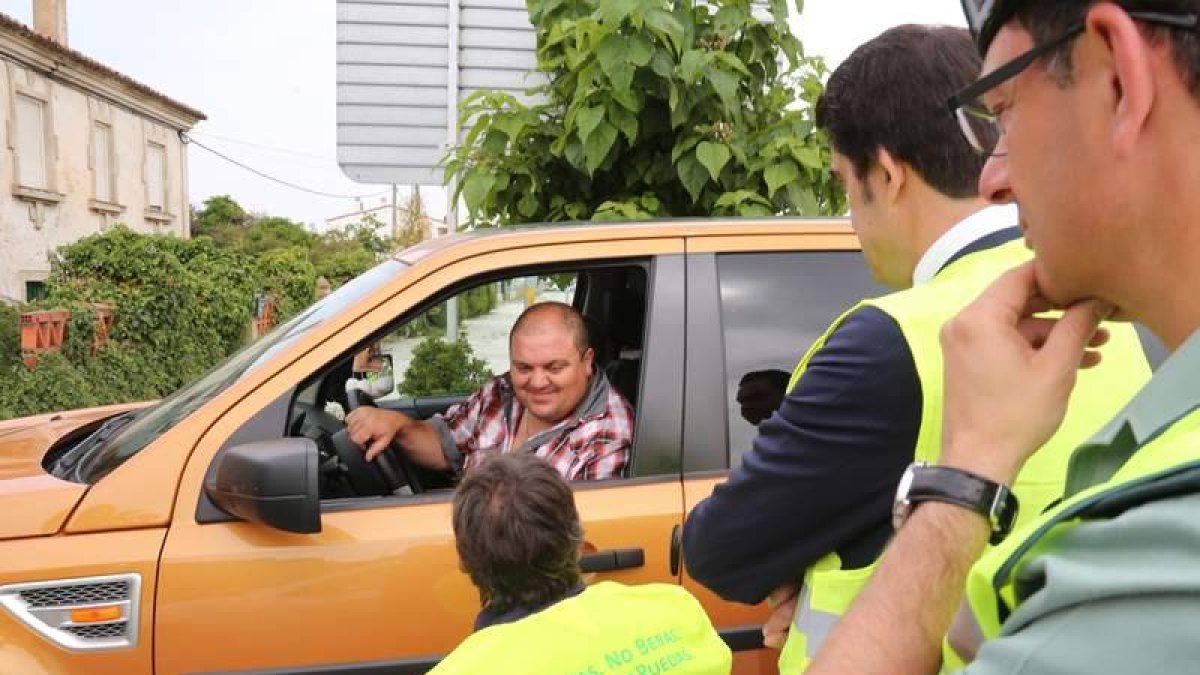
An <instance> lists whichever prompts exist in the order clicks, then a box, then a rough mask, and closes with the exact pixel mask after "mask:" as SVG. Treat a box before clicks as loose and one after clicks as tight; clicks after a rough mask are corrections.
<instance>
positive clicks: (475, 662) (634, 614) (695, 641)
mask: <svg viewBox="0 0 1200 675" xmlns="http://www.w3.org/2000/svg"><path fill="white" fill-rule="evenodd" d="M732 667H733V654H732V653H731V652H730V651H729V647H728V646H727V645H726V644H725V642H724V641H722V640H721V637H720V636H719V635H717V632H716V631H715V630H714V629H713V626H712V622H710V621H709V618H708V615H706V614H705V613H704V608H703V607H701V606H700V603H699V602H698V601H697V600H696V599H695V598H694V597H692V596H691V594H690V593H688V592H687V591H686V590H684V589H683V588H681V587H679V586H673V585H670V584H646V585H643V586H624V585H622V584H618V583H615V582H611V581H605V582H601V583H598V584H596V585H594V586H591V587H589V588H588V589H586V590H585V591H584V592H583V593H580V594H579V595H577V596H575V597H573V598H567V599H566V600H563V601H562V602H559V603H557V604H554V605H551V606H550V607H548V608H546V609H544V610H542V611H540V612H538V613H536V614H531V615H530V616H528V617H525V618H524V619H521V620H520V621H516V622H513V623H508V624H502V625H497V626H490V627H488V628H485V629H483V630H481V631H478V632H476V633H475V634H473V635H471V636H470V637H468V638H467V639H466V641H464V642H463V643H462V644H461V645H459V647H458V648H457V649H455V650H454V652H453V653H451V654H450V655H449V656H447V657H446V658H445V659H444V660H443V661H442V662H441V663H440V664H438V666H437V667H436V668H435V669H434V670H433V671H432V672H433V673H436V674H437V675H450V674H452V673H453V674H458V673H461V674H463V675H468V674H469V675H475V674H476V673H494V674H511V675H537V674H539V673H555V674H558V673H565V674H567V675H602V674H603V673H652V672H653V673H667V672H669V673H671V675H676V674H679V675H701V674H704V675H707V674H709V673H728V672H729V671H730V669H731V668H732Z"/></svg>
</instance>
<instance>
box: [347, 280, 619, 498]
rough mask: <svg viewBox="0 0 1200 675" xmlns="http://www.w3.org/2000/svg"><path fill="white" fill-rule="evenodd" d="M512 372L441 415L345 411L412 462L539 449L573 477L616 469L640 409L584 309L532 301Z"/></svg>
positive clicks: (513, 351) (378, 446)
mask: <svg viewBox="0 0 1200 675" xmlns="http://www.w3.org/2000/svg"><path fill="white" fill-rule="evenodd" d="M508 346H509V361H510V365H509V371H508V372H507V373H505V374H503V375H500V376H499V377H495V378H493V379H492V380H491V381H489V382H488V383H487V384H486V385H484V386H483V388H482V389H480V390H479V391H477V392H476V393H475V394H473V395H472V396H471V397H470V398H469V399H467V400H466V401H465V402H463V403H461V404H459V405H457V406H454V407H453V408H451V409H450V410H448V411H446V413H445V414H443V415H434V416H433V417H431V418H430V419H428V420H415V419H413V418H411V417H409V416H407V415H405V414H403V413H400V412H396V411H392V410H384V409H380V408H359V409H357V410H355V411H353V412H351V413H350V415H349V416H348V417H347V418H346V427H347V429H348V431H349V432H350V438H351V439H352V440H353V441H354V442H355V443H357V444H358V445H359V446H361V447H363V448H364V450H365V452H366V457H367V459H368V460H374V459H375V458H376V457H378V456H379V455H380V453H382V452H383V451H384V450H386V449H387V448H388V447H391V446H395V447H396V448H397V449H398V450H399V451H401V452H404V454H405V455H406V456H407V457H408V458H409V459H410V460H412V461H413V462H414V463H416V464H418V465H420V466H423V467H426V468H429V469H434V470H440V471H452V472H454V473H455V474H456V475H461V474H462V473H463V472H465V471H469V470H470V469H471V468H472V467H474V466H476V465H478V464H479V462H480V461H482V460H483V459H484V458H485V457H486V456H488V455H493V454H503V453H530V454H535V455H537V456H538V457H541V458H542V459H544V460H545V461H547V462H548V463H549V464H550V465H551V466H553V467H554V468H555V469H556V470H557V471H558V472H559V474H561V475H562V476H563V477H564V478H566V479H567V480H604V479H606V478H619V477H620V476H621V472H622V471H623V470H624V468H625V465H626V464H628V462H629V451H630V448H631V446H632V444H633V409H632V408H631V407H630V405H629V403H628V402H627V401H626V400H625V398H624V397H623V396H621V394H620V392H618V391H617V390H616V389H615V388H613V387H612V386H611V385H610V384H609V382H608V379H607V378H606V377H605V376H604V373H603V372H602V371H601V370H599V369H597V368H596V366H595V353H594V352H593V351H592V349H591V348H590V347H589V346H588V337H587V328H586V325H585V324H584V319H583V316H582V315H580V313H579V312H578V311H577V310H576V309H575V308H573V307H571V306H570V305H567V304H563V303H560V302H542V303H537V304H534V305H531V306H529V307H528V308H527V309H526V310H525V311H524V312H522V313H521V316H520V317H518V318H517V322H516V323H515V324H514V325H513V328H512V332H511V333H510V334H509V340H508Z"/></svg>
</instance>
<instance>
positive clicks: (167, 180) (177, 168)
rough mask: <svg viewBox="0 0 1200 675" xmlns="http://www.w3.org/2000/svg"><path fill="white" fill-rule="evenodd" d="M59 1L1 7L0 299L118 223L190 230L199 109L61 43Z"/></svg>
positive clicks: (17, 293)
mask: <svg viewBox="0 0 1200 675" xmlns="http://www.w3.org/2000/svg"><path fill="white" fill-rule="evenodd" d="M66 14H67V8H66V0H34V26H35V28H34V30H31V29H29V28H28V27H26V26H25V25H24V24H21V23H20V22H18V21H15V20H14V19H12V18H10V17H8V16H5V15H3V14H0V129H3V130H4V143H0V300H6V301H9V302H13V301H24V300H28V299H34V298H36V297H38V296H39V294H40V293H41V292H43V290H44V286H43V282H44V280H45V278H46V276H47V275H48V273H49V271H50V264H49V253H50V252H52V251H53V250H55V249H56V248H58V247H59V246H62V245H64V244H68V243H70V242H72V241H75V240H77V239H80V238H82V237H85V236H87V235H90V234H95V233H97V232H101V231H103V230H105V229H106V228H108V227H111V226H112V225H113V224H114V223H124V224H125V225H127V226H129V227H130V228H131V229H134V230H137V231H140V232H160V233H171V234H176V235H179V236H181V237H187V236H189V234H190V226H189V222H188V194H187V192H188V191H187V185H188V179H187V152H186V149H185V147H184V143H183V141H182V140H181V134H182V132H185V131H187V130H189V129H191V128H192V127H193V126H195V125H196V123H197V122H199V121H200V120H203V119H204V115H203V114H202V113H200V112H199V111H197V110H194V109H192V108H189V107H188V106H186V105H183V104H182V103H179V102H176V101H173V100H171V99H170V98H168V97H167V96H165V95H163V94H161V93H159V92H157V91H155V90H153V89H151V88H150V87H147V86H146V85H143V84H140V83H138V82H136V81H134V80H132V79H130V78H129V77H126V76H125V75H122V74H121V73H118V72H116V71H114V70H112V69H110V68H107V67H106V66H104V65H103V64H100V63H97V62H96V61H94V60H92V59H90V58H88V57H87V56H85V55H83V54H81V53H79V52H77V51H74V50H72V49H70V48H69V47H67V29H66V28H67V27H66Z"/></svg>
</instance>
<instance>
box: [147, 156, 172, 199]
mask: <svg viewBox="0 0 1200 675" xmlns="http://www.w3.org/2000/svg"><path fill="white" fill-rule="evenodd" d="M165 155H166V148H164V147H163V146H161V145H157V144H155V143H151V144H150V145H148V146H146V190H147V192H148V194H147V205H148V206H149V207H150V208H151V209H154V210H157V211H165V210H166V205H167V194H166V181H165V180H164V177H163V173H164V172H165V171H166V167H167V161H166V156H165Z"/></svg>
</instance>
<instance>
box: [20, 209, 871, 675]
mask: <svg viewBox="0 0 1200 675" xmlns="http://www.w3.org/2000/svg"><path fill="white" fill-rule="evenodd" d="M857 248H858V245H857V241H856V240H855V238H854V236H853V234H852V233H851V231H850V229H849V227H848V226H847V225H846V223H845V222H843V221H832V220H829V221H822V220H818V221H798V220H753V221H728V222H686V221H677V222H661V223H649V224H647V223H640V224H621V225H587V226H581V225H576V226H567V227H554V228H538V229H530V230H523V231H511V230H510V231H489V232H486V233H478V234H467V235H456V236H452V237H446V238H442V239H438V240H435V241H431V242H427V243H425V244H422V245H420V246H418V247H415V248H412V249H409V250H406V251H404V252H403V253H400V254H399V255H398V256H397V257H396V258H394V259H392V260H388V261H386V262H384V263H382V264H380V265H378V266H377V267H375V268H374V269H372V270H370V271H368V272H366V273H365V274H363V275H362V276H360V277H358V278H356V279H354V280H353V281H351V282H349V283H347V284H346V285H344V286H343V287H341V288H340V289H338V290H337V291H336V292H334V293H333V294H332V295H330V296H329V297H327V298H325V299H323V300H321V301H320V302H318V303H316V304H315V305H313V306H312V307H310V308H308V309H307V310H305V311H304V312H303V313H301V314H300V315H299V316H296V317H295V318H293V319H292V320H290V321H289V322H287V323H286V324H284V325H282V326H280V327H278V328H277V329H276V330H275V331H274V332H272V333H271V334H269V335H267V336H266V337H264V338H262V339H260V340H258V341H257V342H255V343H253V344H252V345H250V346H249V347H247V348H245V349H244V350H243V351H241V352H240V353H238V354H237V355H235V356H233V357H232V358H230V359H229V360H228V361H226V362H225V363H224V364H222V365H220V366H218V367H217V368H216V369H214V370H213V371H212V372H210V373H209V374H208V375H207V376H205V377H204V378H202V379H200V380H199V381H197V382H195V383H194V384H192V385H190V386H188V387H186V388H184V389H182V390H180V391H178V392H176V393H175V394H173V395H172V396H170V397H168V398H166V399H164V400H162V401H160V402H158V403H155V404H151V405H144V404H142V405H126V406H115V407H109V408H104V409H95V410H87V411H77V412H70V413H60V414H55V415H46V416H41V417H33V418H26V419H20V420H11V421H8V422H3V423H0V608H2V609H0V645H3V647H2V648H0V672H3V673H22V674H24V673H37V672H80V673H84V672H86V673H122V674H125V673H151V672H158V673H179V672H224V673H231V672H248V671H253V672H271V673H317V672H321V673H332V672H355V673H369V672H379V673H384V672H387V673H404V672H424V671H425V670H427V669H428V668H429V667H431V666H432V665H433V664H434V663H436V662H437V660H438V659H439V658H440V657H441V656H442V655H444V654H446V653H447V652H449V651H450V650H451V649H452V648H453V647H454V646H455V645H456V644H457V643H458V642H459V641H461V640H462V639H463V638H464V637H465V636H466V635H467V634H468V633H469V631H470V628H471V623H472V619H473V617H474V615H475V613H476V612H477V610H478V604H479V599H478V597H477V595H476V593H475V591H474V589H473V587H472V586H471V584H470V581H469V580H468V579H467V577H466V576H465V575H463V574H462V573H461V572H460V571H459V569H458V564H457V558H456V555H455V550H454V543H453V535H452V532H451V527H450V500H451V493H452V485H451V484H450V483H449V481H447V480H446V478H445V477H444V476H440V475H436V474H430V473H428V472H426V471H423V470H420V469H418V468H416V467H413V466H410V465H407V464H405V463H404V462H403V461H399V460H401V459H402V457H403V453H401V452H395V453H394V457H393V459H395V460H397V461H395V462H393V464H395V465H396V468H397V469H398V470H397V471H395V472H394V473H393V472H381V471H380V470H379V467H378V466H376V464H367V463H365V462H363V461H362V457H361V453H360V452H359V451H358V450H357V448H355V447H354V446H353V444H351V443H349V442H348V440H347V439H346V434H345V430H344V427H343V424H342V421H341V419H342V417H343V416H344V414H345V413H346V412H347V411H348V409H349V408H350V406H351V404H352V402H353V401H352V400H348V398H347V395H346V391H347V387H346V384H347V381H348V380H350V379H351V378H353V377H355V376H356V373H355V372H354V370H355V365H354V364H355V363H356V359H355V357H356V356H358V355H360V354H362V353H364V350H369V353H370V354H371V355H372V359H373V360H374V361H375V362H382V363H383V364H384V365H382V366H381V367H380V370H384V371H390V374H391V376H392V378H393V379H394V382H391V383H388V382H387V380H388V379H389V378H387V377H383V378H382V380H383V382H384V385H383V386H384V387H386V388H387V389H388V391H387V392H384V395H382V396H379V397H378V400H377V401H376V404H377V405H380V406H385V407H389V408H393V409H396V410H402V411H405V412H407V413H409V414H411V415H415V416H417V417H422V418H424V417H428V416H430V415H432V414H435V413H438V412H441V411H444V410H445V409H446V408H448V407H449V406H451V405H453V404H455V403H457V402H459V401H461V400H463V398H465V397H466V396H467V395H468V394H470V393H471V392H470V391H460V390H457V389H469V387H468V386H467V385H464V384H462V382H466V381H469V379H470V378H466V377H449V376H448V375H447V376H446V377H444V378H443V380H444V381H442V382H436V381H435V382H433V383H432V384H430V383H429V382H424V383H423V384H422V383H416V380H417V379H418V378H417V377H416V373H418V372H419V371H423V372H425V375H426V377H425V379H426V380H428V379H429V375H430V372H431V371H432V376H433V377H434V380H437V378H438V377H441V376H442V375H445V374H446V373H443V372H442V371H444V370H462V369H464V368H465V369H466V370H468V371H470V370H471V369H474V371H476V372H482V371H484V370H491V371H492V372H496V373H499V372H502V371H503V370H504V369H505V368H506V364H507V333H508V329H509V328H510V327H511V324H512V321H513V320H514V319H515V318H516V315H517V313H519V311H520V310H521V309H522V308H523V307H524V306H525V305H526V304H527V303H529V302H532V301H534V300H538V299H556V300H564V301H566V302H569V303H571V304H573V305H574V306H575V307H577V308H578V309H579V310H580V311H581V312H582V313H583V314H584V316H585V317H586V318H587V320H588V323H589V327H590V333H591V339H592V344H593V347H594V348H595V349H596V352H597V357H598V359H597V360H598V363H599V364H600V365H601V367H603V368H605V370H606V372H607V373H608V374H609V377H610V379H611V380H612V381H613V383H614V386H617V387H618V388H620V389H621V390H622V391H623V392H624V393H625V394H626V396H627V397H628V398H629V399H630V401H631V402H633V403H634V405H635V408H636V427H635V435H634V448H633V455H632V461H631V463H630V466H629V467H628V469H627V472H626V475H625V476H623V477H622V478H619V479H614V480H607V481H601V482H594V483H575V488H576V501H577V502H578V505H579V510H580V515H581V517H582V518H583V521H584V526H585V536H586V539H587V543H586V546H585V555H584V557H583V559H582V565H583V567H584V569H585V571H586V572H587V574H588V577H589V578H591V579H614V580H618V581H622V582H625V583H643V582H651V581H654V582H669V583H678V584H682V585H684V586H686V587H688V588H689V589H690V590H692V591H693V592H694V593H695V594H696V595H697V596H698V597H699V598H700V599H701V601H702V602H703V604H704V605H705V607H706V608H707V610H708V612H709V613H710V616H711V617H712V619H713V622H714V624H715V625H716V626H717V628H718V629H719V630H720V631H721V634H722V635H723V637H725V639H726V640H727V642H728V643H729V644H730V645H731V646H732V647H733V649H734V650H735V651H737V652H738V655H739V658H738V662H737V669H738V671H739V672H763V673H766V672H774V658H773V655H770V654H767V653H766V652H765V651H764V650H762V649H761V639H760V633H759V627H760V625H761V622H762V620H763V617H764V615H765V609H764V608H762V607H757V608H754V607H745V606H740V605H736V604H732V603H726V602H723V601H721V600H719V599H718V598H716V597H715V596H713V595H712V594H711V593H708V592H707V591H705V590H704V589H703V588H700V587H699V586H698V585H696V584H695V583H694V582H693V581H691V580H690V579H688V578H687V576H686V574H685V573H684V572H683V565H682V564H681V560H680V555H681V554H680V543H679V530H680V526H681V524H682V521H683V518H684V516H685V514H686V513H687V511H688V510H689V509H690V508H691V506H692V505H694V504H695V503H696V502H697V501H699V500H700V499H702V498H703V497H705V496H706V495H707V494H708V493H709V491H710V490H711V489H712V487H713V485H714V484H715V483H716V482H718V481H719V480H720V479H721V478H722V476H723V475H724V473H725V472H726V471H727V470H728V468H729V467H730V465H731V464H733V463H735V462H738V461H739V457H740V454H741V453H742V452H743V451H744V450H745V449H746V448H748V447H749V446H750V442H751V439H752V438H753V435H754V429H755V427H754V424H755V423H756V422H758V421H759V420H761V419H762V417H763V415H765V414H768V413H769V412H770V406H772V405H774V404H776V403H777V401H778V397H779V396H782V392H781V391H775V392H772V391H763V386H764V385H763V383H764V382H772V381H774V382H778V381H779V380H781V379H783V378H781V377H779V376H778V373H779V372H784V373H786V372H790V371H791V369H792V367H793V366H794V365H795V364H796V362H797V361H798V360H799V359H800V357H801V355H802V354H803V353H804V351H805V350H806V348H807V347H808V346H809V344H810V343H811V342H812V341H813V340H815V339H816V338H817V337H818V336H819V335H820V334H821V332H822V330H823V329H824V327H825V325H826V324H827V323H828V322H829V321H831V320H832V319H833V318H834V317H835V316H836V315H837V314H838V313H839V312H841V311H842V310H844V309H845V308H846V307H848V306H849V305H850V304H851V303H853V302H854V301H855V300H857V299H859V298H861V297H863V296H865V295H872V294H875V293H876V292H878V290H879V289H878V288H877V287H876V286H875V285H874V284H873V282H872V281H871V280H870V278H869V274H868V273H867V271H866V269H865V266H864V265H863V263H862V261H861V258H860V256H859V254H858V253H857ZM455 314H457V316H455ZM447 325H449V326H450V327H451V328H452V332H455V333H457V334H458V336H459V338H460V339H461V340H463V341H464V342H466V343H467V344H469V345H470V346H471V348H472V350H473V352H474V357H473V360H472V362H471V363H454V364H451V366H453V367H452V368H448V369H443V368H441V367H440V366H439V367H436V368H432V369H431V367H430V363H429V362H428V360H426V357H423V356H422V355H423V354H426V355H427V353H428V352H427V351H422V350H421V349H420V347H421V345H422V343H423V342H424V341H425V340H426V339H427V338H428V337H429V336H431V335H436V334H441V333H444V332H445V331H446V328H445V327H446V326H447ZM414 354H416V356H414ZM475 359H477V360H475ZM358 361H362V359H358ZM468 366H469V367H468ZM772 371H775V372H774V375H775V377H768V378H762V377H759V378H756V377H753V374H762V373H764V372H772ZM375 375H376V376H378V375H379V373H376V374H375ZM747 375H751V377H746V376H747ZM751 382H754V383H755V384H754V385H753V386H750V385H749V384H748V383H751ZM375 384H376V385H378V384H379V382H378V381H377V382H375ZM751 389H753V391H751ZM350 398H351V399H353V398H354V397H350ZM546 639H547V640H553V639H555V638H554V636H552V635H547V636H546ZM530 648H536V645H532V646H531V647H530Z"/></svg>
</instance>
